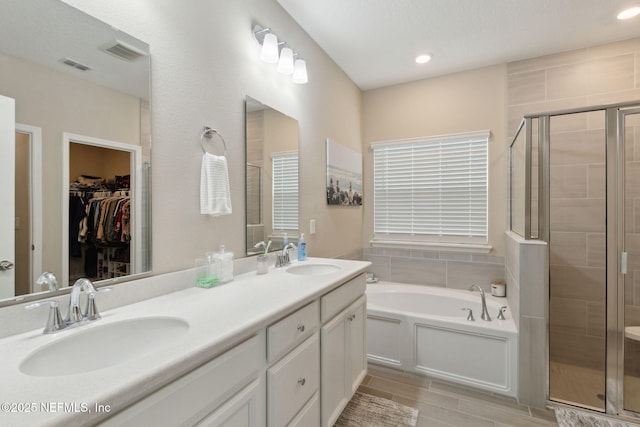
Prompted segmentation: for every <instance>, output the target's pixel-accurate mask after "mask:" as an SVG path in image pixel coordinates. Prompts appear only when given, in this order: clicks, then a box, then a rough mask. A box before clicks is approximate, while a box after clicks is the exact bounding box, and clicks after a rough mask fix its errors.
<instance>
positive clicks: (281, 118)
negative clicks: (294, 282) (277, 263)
mask: <svg viewBox="0 0 640 427" xmlns="http://www.w3.org/2000/svg"><path fill="white" fill-rule="evenodd" d="M245 124H246V159H247V163H246V203H247V206H246V212H247V215H246V226H247V239H246V241H247V255H253V254H257V253H260V252H262V251H263V249H256V248H255V245H256V244H257V243H258V242H261V241H264V242H268V241H269V240H271V241H272V244H271V247H270V249H271V250H279V249H282V248H283V246H284V243H285V241H286V240H288V241H289V242H291V243H296V242H297V239H298V121H297V120H295V119H292V118H291V117H288V116H286V115H284V114H282V113H281V112H279V111H277V110H275V109H273V108H271V107H269V106H267V105H264V104H263V103H261V102H259V101H257V100H255V99H253V98H251V97H249V96H247V98H246V122H245Z"/></svg>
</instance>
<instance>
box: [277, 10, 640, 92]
mask: <svg viewBox="0 0 640 427" xmlns="http://www.w3.org/2000/svg"><path fill="white" fill-rule="evenodd" d="M277 1H278V2H279V3H280V4H281V5H282V7H283V8H284V9H285V10H286V11H287V12H288V13H289V14H290V15H291V16H292V17H293V18H294V19H295V20H296V21H297V22H298V24H299V25H300V26H301V27H302V28H303V29H304V30H305V31H306V32H307V33H308V34H309V35H310V36H311V38H313V39H314V40H315V41H316V42H317V43H318V44H319V45H320V47H322V49H324V51H325V52H327V54H328V55H329V56H330V57H331V58H332V59H333V60H334V61H335V62H336V63H337V64H338V66H340V67H341V68H342V69H343V70H344V71H345V72H346V73H347V75H348V76H349V77H350V78H351V79H352V80H353V81H354V82H355V83H356V84H357V85H358V86H359V87H360V88H361V89H363V90H367V89H372V88H377V87H382V86H388V85H393V84H398V83H403V82H407V81H412V80H419V79H423V78H428V77H434V76H438V75H443V74H449V73H454V72H458V71H463V70H469V69H474V68H479V67H484V66H488V65H493V64H499V63H505V62H510V61H515V60H520V59H525V58H532V57H536V56H542V55H546V54H551V53H557V52H562V51H567V50H572V49H577V48H582V47H588V46H594V45H599V44H604V43H608V42H612V41H618V40H624V39H629V38H633V37H640V17H636V18H634V19H631V20H628V21H618V20H617V19H616V14H617V13H618V12H619V10H621V9H622V8H623V6H627V5H629V3H630V2H629V1H628V0H317V1H311V0H277ZM632 3H633V2H632ZM274 30H275V31H276V33H277V29H274ZM421 52H428V53H431V54H433V60H432V61H431V62H430V63H428V64H425V65H418V64H416V63H415V62H414V58H415V56H416V55H417V54H418V53H421ZM308 67H310V74H312V65H311V64H308Z"/></svg>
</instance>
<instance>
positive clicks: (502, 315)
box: [497, 305, 507, 320]
mask: <svg viewBox="0 0 640 427" xmlns="http://www.w3.org/2000/svg"><path fill="white" fill-rule="evenodd" d="M505 311H507V306H506V305H503V306H502V307H500V312H499V313H498V317H497V319H498V320H506V319H505V318H504V312H505Z"/></svg>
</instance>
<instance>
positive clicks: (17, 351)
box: [0, 258, 370, 427]
mask: <svg viewBox="0 0 640 427" xmlns="http://www.w3.org/2000/svg"><path fill="white" fill-rule="evenodd" d="M314 262H321V263H330V264H335V265H339V266H340V267H342V268H341V269H340V270H339V271H337V272H335V273H330V274H324V275H316V276H301V275H295V274H290V273H288V272H287V271H286V269H287V268H286V267H285V268H280V269H273V268H271V269H270V272H269V274H265V275H256V273H255V272H250V273H246V274H242V275H240V276H236V277H235V280H234V281H232V282H230V283H228V284H225V285H222V286H218V287H215V288H211V289H202V288H196V287H191V288H188V289H185V290H182V291H178V292H174V293H171V294H167V295H163V296H160V297H157V298H153V299H149V300H146V301H142V302H139V303H136V304H131V305H126V306H122V307H118V308H115V309H112V310H109V311H105V312H103V313H101V314H102V319H100V320H99V321H96V322H91V323H88V324H86V325H82V326H79V327H76V328H73V329H70V330H65V331H61V332H58V333H55V334H50V335H43V334H42V329H41V328H40V329H37V330H33V331H29V332H25V333H22V334H19V335H13V336H10V337H7V338H3V339H0V360H2V363H1V364H0V378H1V381H2V387H0V405H2V406H1V408H0V409H1V411H0V425H11V426H14V427H18V426H29V427H33V426H40V425H42V426H45V425H46V426H49V425H60V426H80V425H91V424H93V423H95V422H97V421H98V420H99V419H104V418H105V414H104V413H100V412H96V411H94V408H95V407H96V405H109V406H110V408H111V409H110V412H109V413H111V414H115V413H116V412H118V411H120V410H121V409H124V407H126V406H127V405H128V404H130V403H131V402H133V401H135V400H137V399H140V398H142V397H144V396H146V395H148V394H150V393H151V392H153V391H154V390H156V389H158V388H160V387H162V386H163V385H166V384H167V383H168V382H170V381H173V380H174V379H177V378H178V377H180V376H182V375H184V374H186V373H188V372H189V371H191V370H193V369H195V368H197V367H198V366H200V365H202V364H204V363H205V362H207V361H209V360H211V359H212V358H214V357H215V356H217V355H219V354H221V353H222V352H224V351H225V350H227V349H229V348H231V347H232V346H234V345H236V344H239V343H240V342H242V341H244V340H245V339H247V338H249V337H251V336H252V335H254V334H255V333H256V332H258V331H260V330H261V329H263V328H265V327H266V326H268V325H270V324H272V323H273V322H274V321H276V320H278V319H279V318H281V317H283V316H285V315H287V314H288V313H290V312H292V311H294V310H296V309H297V308H299V307H302V306H304V305H305V304H307V303H308V302H311V301H313V300H314V299H316V298H318V297H320V296H321V295H323V294H325V293H327V292H329V291H331V290H332V289H334V288H336V287H337V286H339V285H340V284H342V283H344V282H345V281H346V280H349V279H351V278H353V277H355V276H357V275H358V274H360V273H363V272H364V271H365V269H366V268H367V267H368V266H369V265H370V263H368V262H363V261H346V260H339V259H331V260H328V259H320V258H309V260H308V261H305V262H304V263H305V264H311V263H314ZM98 306H99V300H98ZM65 310H66V309H63V310H62V311H63V315H65V314H66V312H65ZM154 316H164V317H177V318H181V319H184V320H186V321H187V322H188V323H189V329H188V331H187V333H186V334H184V335H183V336H181V337H179V338H178V339H176V340H175V342H173V343H171V344H170V345H166V346H161V347H160V348H158V349H157V350H154V351H153V352H152V353H150V354H144V355H142V356H140V357H135V358H133V359H130V360H128V361H126V362H122V363H120V364H117V365H114V366H111V367H106V368H103V369H99V370H95V371H92V372H88V373H82V374H75V375H67V376H52V377H36V376H29V375H26V374H24V373H22V372H21V371H20V369H19V366H20V363H21V362H22V360H24V359H25V358H26V357H27V356H28V355H29V354H31V353H32V352H33V351H35V350H37V349H38V348H40V347H42V346H44V345H47V344H50V343H54V342H55V341H57V340H59V339H62V338H64V337H65V336H68V335H70V334H74V333H77V332H79V331H82V330H87V329H89V328H95V327H100V326H101V325H105V324H108V323H114V322H118V321H121V320H127V319H136V318H142V317H154ZM42 326H43V327H44V325H42ZM76 356H77V357H82V355H81V354H76ZM43 403H46V405H44V406H43V405H41V404H43ZM43 408H44V409H46V408H60V410H59V411H58V412H53V411H51V410H49V411H46V410H43ZM29 410H31V412H28V411H29Z"/></svg>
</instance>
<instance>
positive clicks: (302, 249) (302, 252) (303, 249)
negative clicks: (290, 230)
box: [298, 233, 307, 261]
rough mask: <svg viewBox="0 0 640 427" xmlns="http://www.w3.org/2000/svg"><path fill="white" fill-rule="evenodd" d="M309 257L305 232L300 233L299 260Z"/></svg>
mask: <svg viewBox="0 0 640 427" xmlns="http://www.w3.org/2000/svg"><path fill="white" fill-rule="evenodd" d="M306 259H307V242H306V241H305V240H304V233H300V238H299V239H298V261H306Z"/></svg>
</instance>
